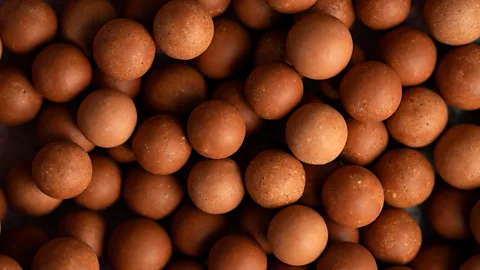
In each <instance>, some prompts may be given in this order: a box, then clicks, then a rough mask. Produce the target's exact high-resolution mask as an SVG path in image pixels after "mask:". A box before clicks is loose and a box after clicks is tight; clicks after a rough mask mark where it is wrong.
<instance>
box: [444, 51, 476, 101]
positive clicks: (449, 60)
mask: <svg viewBox="0 0 480 270" xmlns="http://www.w3.org/2000/svg"><path fill="white" fill-rule="evenodd" d="M479 73H480V46H479V45H476V44H470V45H465V46H462V47H458V48H453V49H450V51H448V52H447V54H446V55H445V56H443V58H442V59H441V60H440V61H439V63H438V66H437V71H436V73H435V84H436V86H437V88H438V90H440V93H441V94H442V96H443V98H444V99H445V101H446V102H447V103H448V104H450V105H452V106H455V107H457V108H460V109H462V110H477V109H479V108H480V77H479V76H478V74H479Z"/></svg>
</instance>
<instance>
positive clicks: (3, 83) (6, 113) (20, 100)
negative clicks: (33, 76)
mask: <svg viewBox="0 0 480 270" xmlns="http://www.w3.org/2000/svg"><path fill="white" fill-rule="evenodd" d="M42 103H43V97H42V95H41V94H40V93H39V92H37V91H36V90H35V89H34V88H33V85H32V83H31V82H30V80H29V79H28V78H27V76H26V75H25V74H24V73H23V72H22V71H21V70H19V69H17V68H0V108H1V109H0V124H2V125H20V124H25V123H27V122H29V121H31V120H32V119H33V118H35V116H36V115H37V114H38V112H39V111H40V108H41V107H42Z"/></svg>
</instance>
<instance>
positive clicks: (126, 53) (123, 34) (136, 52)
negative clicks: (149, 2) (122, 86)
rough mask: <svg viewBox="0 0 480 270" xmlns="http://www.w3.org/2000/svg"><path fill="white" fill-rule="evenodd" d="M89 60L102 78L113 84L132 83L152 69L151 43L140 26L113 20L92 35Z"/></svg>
mask: <svg viewBox="0 0 480 270" xmlns="http://www.w3.org/2000/svg"><path fill="white" fill-rule="evenodd" d="M93 57H94V58H95V62H96V63H97V65H98V67H99V68H100V69H101V70H102V71H103V73H105V74H106V75H108V76H111V77H113V78H115V79H117V80H134V79H137V78H139V77H141V76H143V75H144V74H145V73H146V72H147V71H148V70H149V69H150V67H151V66H152V63H153V59H154V58H155V43H154V41H153V39H152V37H151V36H150V33H149V32H148V31H147V29H145V27H143V26H142V25H141V24H140V23H138V22H136V21H133V20H130V19H123V18H120V19H113V20H111V21H109V22H107V23H106V24H104V25H103V26H102V27H101V28H100V30H98V32H97V34H96V35H95V39H94V40H93Z"/></svg>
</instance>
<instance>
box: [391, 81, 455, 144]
mask: <svg viewBox="0 0 480 270" xmlns="http://www.w3.org/2000/svg"><path fill="white" fill-rule="evenodd" d="M447 122H448V108H447V104H446V103H445V101H444V100H443V98H442V97H441V96H440V95H438V94H437V93H435V92H433V91H431V90H430V89H428V88H425V87H415V88H410V89H406V90H405V91H403V95H402V101H401V102H400V106H399V107H398V109H397V110H396V111H395V113H394V114H393V115H392V116H391V117H390V118H389V119H388V120H387V127H388V131H389V132H390V135H392V137H393V138H394V139H395V140H397V141H398V142H400V143H402V144H404V145H406V146H409V147H424V146H427V145H429V144H431V143H432V142H433V141H435V140H436V139H437V138H438V136H440V134H441V133H442V131H443V130H444V129H445V127H446V126H447Z"/></svg>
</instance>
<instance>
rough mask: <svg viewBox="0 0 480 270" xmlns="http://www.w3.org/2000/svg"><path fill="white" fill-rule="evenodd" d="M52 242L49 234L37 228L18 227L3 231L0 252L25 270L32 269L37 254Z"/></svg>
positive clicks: (0, 239)
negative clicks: (46, 244) (31, 265)
mask: <svg viewBox="0 0 480 270" xmlns="http://www.w3.org/2000/svg"><path fill="white" fill-rule="evenodd" d="M49 240H50V236H48V234H47V233H46V232H45V231H44V230H42V229H40V228H37V227H17V228H14V229H10V230H7V231H2V237H1V238H0V252H1V253H2V254H5V255H7V256H9V257H12V258H13V259H14V260H15V261H17V262H18V263H19V264H20V265H21V266H22V267H23V268H24V269H30V264H31V262H32V259H33V257H34V256H35V253H37V250H38V249H40V248H41V247H42V246H43V245H44V244H45V243H46V242H48V241H49Z"/></svg>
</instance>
